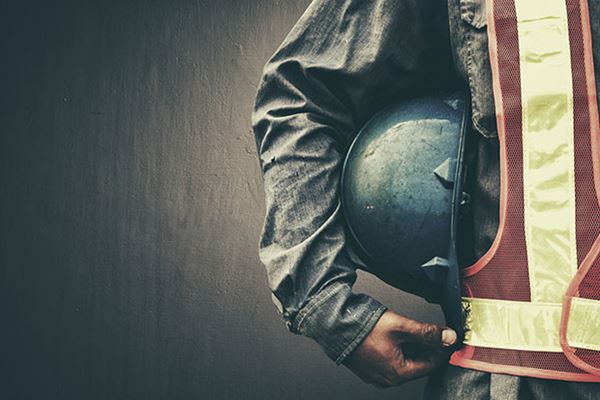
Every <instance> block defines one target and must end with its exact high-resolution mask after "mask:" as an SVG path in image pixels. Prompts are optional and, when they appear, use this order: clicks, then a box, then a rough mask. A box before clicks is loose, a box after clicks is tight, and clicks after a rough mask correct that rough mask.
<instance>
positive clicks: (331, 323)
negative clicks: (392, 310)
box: [291, 283, 387, 365]
mask: <svg viewBox="0 0 600 400" xmlns="http://www.w3.org/2000/svg"><path fill="white" fill-rule="evenodd" d="M386 309H387V308H386V307H385V306H384V305H382V304H381V303H379V302H378V301H377V300H375V299H373V298H372V297H370V296H367V295H364V294H355V293H352V289H351V287H350V286H349V285H345V284H341V283H334V284H331V285H329V286H328V287H327V288H326V289H324V290H322V291H320V292H319V294H318V295H316V296H314V297H313V298H312V299H311V300H310V301H309V302H308V303H307V304H306V305H305V306H304V307H303V308H302V309H301V310H300V312H299V313H298V315H297V316H296V318H295V320H294V322H293V323H292V327H291V328H292V331H295V332H297V333H299V334H302V335H304V336H308V337H310V338H312V339H314V340H315V341H316V342H317V343H318V344H319V345H320V346H321V347H322V348H323V350H324V351H325V354H327V356H328V357H329V358H330V359H332V360H333V361H334V362H335V363H336V364H338V365H339V364H341V363H342V362H343V361H344V360H345V359H346V357H347V356H348V355H349V354H350V353H351V352H352V351H353V350H354V349H355V348H356V347H357V346H358V345H359V344H360V342H361V341H362V340H363V339H364V338H365V336H367V335H368V334H369V332H371V329H373V326H375V324H376V323H377V321H378V320H379V317H381V315H382V314H383V313H384V312H385V310H386Z"/></svg>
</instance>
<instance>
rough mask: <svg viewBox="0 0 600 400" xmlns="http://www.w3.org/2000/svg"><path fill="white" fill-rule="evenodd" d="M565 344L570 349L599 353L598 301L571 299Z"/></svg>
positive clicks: (599, 303) (599, 305)
mask: <svg viewBox="0 0 600 400" xmlns="http://www.w3.org/2000/svg"><path fill="white" fill-rule="evenodd" d="M567 343H568V344H569V345H570V346H571V347H577V348H581V349H588V350H596V351H600V301H598V300H591V299H583V298H580V297H574V298H573V300H572V306H571V312H570V313H569V325H568V326H567Z"/></svg>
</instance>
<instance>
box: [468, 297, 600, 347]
mask: <svg viewBox="0 0 600 400" xmlns="http://www.w3.org/2000/svg"><path fill="white" fill-rule="evenodd" d="M463 305H464V306H465V307H466V309H467V310H468V313H467V319H466V327H467V333H466V336H465V343H467V344H469V345H471V346H479V347H491V348H497V349H511V350H525V351H545V352H557V353H558V352H562V348H561V346H560V336H559V327H560V318H561V313H562V304H558V303H528V302H519V301H506V300H491V299H473V298H463ZM567 340H568V342H569V344H570V345H571V346H572V347H577V348H582V349H589V350H597V351H600V301H597V300H589V299H581V298H574V299H573V302H572V305H571V316H570V319H569V326H568V329H567Z"/></svg>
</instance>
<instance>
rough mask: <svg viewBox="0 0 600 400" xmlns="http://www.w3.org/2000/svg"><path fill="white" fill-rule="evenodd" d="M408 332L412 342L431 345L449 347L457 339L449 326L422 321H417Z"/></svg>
mask: <svg viewBox="0 0 600 400" xmlns="http://www.w3.org/2000/svg"><path fill="white" fill-rule="evenodd" d="M415 322H416V321H415ZM410 333H411V336H412V339H413V341H414V342H416V343H420V344H424V345H427V346H432V347H450V346H452V345H453V344H454V343H455V342H456V339H457V335H456V332H455V331H454V330H453V329H451V328H447V327H442V326H439V325H435V324H427V323H422V322H417V323H416V324H415V325H414V326H413V329H411V332H410Z"/></svg>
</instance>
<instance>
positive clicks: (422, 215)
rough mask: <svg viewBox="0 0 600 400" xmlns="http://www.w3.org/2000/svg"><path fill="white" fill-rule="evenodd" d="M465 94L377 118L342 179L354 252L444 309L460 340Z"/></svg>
mask: <svg viewBox="0 0 600 400" xmlns="http://www.w3.org/2000/svg"><path fill="white" fill-rule="evenodd" d="M468 104H469V102H468V99H467V97H466V96H465V94H464V93H460V92H458V93H453V94H450V95H443V96H438V97H423V98H417V99H411V100H409V101H406V102H402V103H399V104H395V105H392V106H390V107H388V108H386V109H385V110H383V111H381V112H380V113H378V114H377V115H375V116H374V117H373V118H372V119H371V120H370V121H369V122H368V123H367V124H366V125H365V126H364V127H363V128H362V130H361V131H360V132H359V134H358V135H357V137H356V138H355V140H354V142H353V143H352V145H351V147H350V148H349V150H348V153H347V155H346V159H345V162H344V166H343V170H342V177H341V197H342V206H343V213H344V216H345V220H346V224H347V230H348V232H349V239H350V240H349V242H350V247H351V249H352V250H354V252H355V253H356V254H358V256H359V258H361V260H362V261H363V262H364V264H365V266H366V268H365V269H366V270H367V271H369V272H371V273H373V274H375V275H377V276H378V277H379V278H381V279H382V280H384V281H385V282H387V283H388V284H391V285H392V286H394V287H396V288H399V289H402V290H405V291H408V292H411V293H414V294H417V295H419V296H421V297H424V298H425V299H427V300H428V301H430V302H435V303H439V304H441V306H442V310H443V311H444V314H445V317H446V323H447V324H448V326H450V327H451V328H453V329H454V330H456V331H457V333H458V335H459V338H462V333H463V323H462V310H461V296H460V285H459V270H458V261H457V248H456V246H457V243H456V239H457V222H458V218H459V213H460V212H461V211H460V209H461V204H465V203H466V202H467V201H468V196H467V195H466V194H465V193H463V191H462V189H463V188H462V186H463V178H464V169H465V168H464V166H463V164H464V161H463V160H464V147H465V140H466V132H467V127H468V121H469V106H468Z"/></svg>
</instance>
